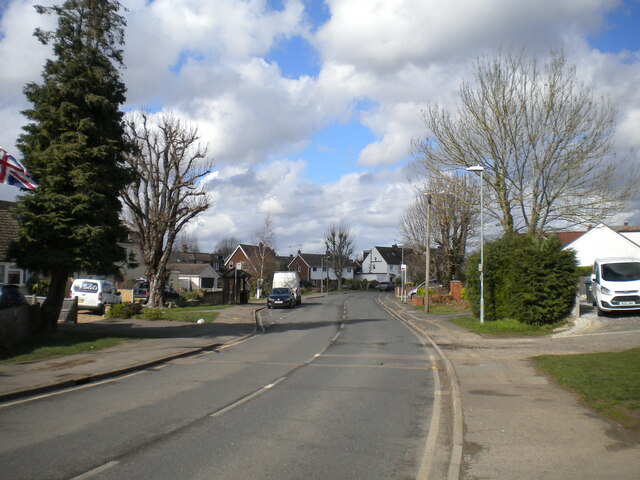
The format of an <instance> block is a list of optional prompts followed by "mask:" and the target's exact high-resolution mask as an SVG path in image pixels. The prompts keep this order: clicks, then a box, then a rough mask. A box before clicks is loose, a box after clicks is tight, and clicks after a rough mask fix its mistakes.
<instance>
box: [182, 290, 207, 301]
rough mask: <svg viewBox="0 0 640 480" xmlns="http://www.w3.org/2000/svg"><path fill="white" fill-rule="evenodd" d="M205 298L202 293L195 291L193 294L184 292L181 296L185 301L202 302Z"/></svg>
mask: <svg viewBox="0 0 640 480" xmlns="http://www.w3.org/2000/svg"><path fill="white" fill-rule="evenodd" d="M203 297H204V295H203V294H202V291H200V290H195V291H193V292H184V293H181V294H180V298H181V299H182V300H184V301H187V302H188V301H199V300H202V298H203Z"/></svg>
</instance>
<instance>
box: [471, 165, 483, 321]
mask: <svg viewBox="0 0 640 480" xmlns="http://www.w3.org/2000/svg"><path fill="white" fill-rule="evenodd" d="M467 172H480V264H479V265H478V271H479V272H480V323H484V203H483V198H482V197H483V194H482V172H484V167H483V166H482V165H475V166H473V167H467Z"/></svg>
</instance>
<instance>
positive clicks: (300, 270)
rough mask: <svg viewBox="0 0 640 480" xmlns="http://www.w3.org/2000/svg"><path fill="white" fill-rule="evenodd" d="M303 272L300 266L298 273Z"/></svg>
mask: <svg viewBox="0 0 640 480" xmlns="http://www.w3.org/2000/svg"><path fill="white" fill-rule="evenodd" d="M301 272H302V267H301V266H300V265H298V273H301Z"/></svg>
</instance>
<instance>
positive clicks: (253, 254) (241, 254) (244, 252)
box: [224, 243, 277, 270]
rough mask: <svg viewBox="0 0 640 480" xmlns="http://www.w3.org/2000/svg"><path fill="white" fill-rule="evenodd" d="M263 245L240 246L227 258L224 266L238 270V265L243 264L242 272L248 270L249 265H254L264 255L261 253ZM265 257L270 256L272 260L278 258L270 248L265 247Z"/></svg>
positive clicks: (243, 244)
mask: <svg viewBox="0 0 640 480" xmlns="http://www.w3.org/2000/svg"><path fill="white" fill-rule="evenodd" d="M261 248H262V245H249V244H246V243H241V244H240V245H238V246H237V247H236V248H235V250H234V251H233V252H232V253H231V255H229V256H228V257H227V259H226V260H225V262H224V266H225V267H226V268H228V269H230V270H233V269H235V268H238V263H241V264H242V265H241V268H240V270H247V269H248V265H253V264H254V263H255V262H256V260H257V259H259V258H260V255H261V253H262V251H261ZM264 248H265V250H264V253H265V257H266V256H269V257H272V258H274V259H275V258H277V256H276V252H274V251H273V250H272V249H271V248H269V247H264Z"/></svg>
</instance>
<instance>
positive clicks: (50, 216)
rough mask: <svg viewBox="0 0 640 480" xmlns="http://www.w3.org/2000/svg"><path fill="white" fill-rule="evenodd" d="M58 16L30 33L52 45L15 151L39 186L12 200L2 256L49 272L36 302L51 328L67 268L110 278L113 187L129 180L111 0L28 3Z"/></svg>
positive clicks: (30, 92)
mask: <svg viewBox="0 0 640 480" xmlns="http://www.w3.org/2000/svg"><path fill="white" fill-rule="evenodd" d="M35 8H36V10H37V11H38V13H40V14H54V15H57V20H58V24H57V28H56V30H55V32H46V31H42V30H40V29H37V30H36V32H35V34H34V35H35V36H36V37H37V38H38V39H39V40H40V41H41V42H42V43H43V44H51V45H52V46H53V58H52V59H49V60H47V61H46V63H45V65H44V69H43V72H42V83H41V84H38V83H34V82H31V83H28V84H27V85H26V86H25V88H24V93H25V95H26V97H27V99H28V100H29V102H31V104H32V107H31V108H30V109H28V110H26V111H24V112H23V113H24V115H25V116H26V117H27V119H28V120H29V123H28V124H27V125H26V126H24V127H23V133H22V134H21V135H20V137H19V139H18V147H19V148H20V150H21V152H22V155H23V162H24V164H25V165H26V167H27V168H28V169H29V171H30V172H31V173H32V175H33V178H34V179H35V180H36V181H37V183H38V188H37V189H36V190H34V191H31V192H29V193H27V194H25V195H23V196H22V197H21V198H20V200H19V201H18V207H17V210H16V212H17V219H18V222H19V225H20V227H19V231H18V238H17V241H16V242H15V243H13V245H12V247H11V251H10V255H11V256H12V257H13V258H15V259H16V261H17V262H18V264H19V265H20V266H22V267H23V268H27V269H29V270H31V271H35V272H41V273H44V274H48V275H49V276H50V278H51V285H50V289H49V295H48V296H47V299H46V300H45V301H44V303H43V305H42V313H43V319H44V322H45V325H46V326H47V328H48V329H49V330H55V328H56V324H57V319H58V315H59V313H60V309H61V308H62V301H63V299H64V295H65V291H66V286H67V280H68V278H69V276H70V275H72V274H73V273H74V272H79V271H85V272H90V273H92V274H112V273H116V272H117V268H116V267H115V266H114V263H115V262H120V261H123V260H124V259H125V251H124V249H123V248H121V247H119V246H118V244H117V242H118V241H119V240H121V239H123V238H124V237H125V230H124V229H123V227H122V225H121V222H120V212H121V210H122V204H121V203H120V200H119V194H120V191H121V190H122V189H123V188H124V187H125V186H126V184H127V183H128V182H129V180H130V177H129V174H128V169H127V168H126V165H125V164H124V162H123V158H122V152H123V150H125V148H126V143H125V141H124V139H123V121H122V113H121V112H120V110H119V107H120V105H121V104H122V103H123V102H124V101H125V91H126V89H125V85H124V83H123V82H122V81H121V79H120V68H122V66H123V63H122V49H121V47H122V45H123V44H124V27H125V21H124V19H123V17H122V16H121V15H119V13H118V12H119V10H120V2H118V1H114V0H67V1H65V2H64V3H63V4H62V5H59V6H52V7H42V6H36V7H35Z"/></svg>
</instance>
